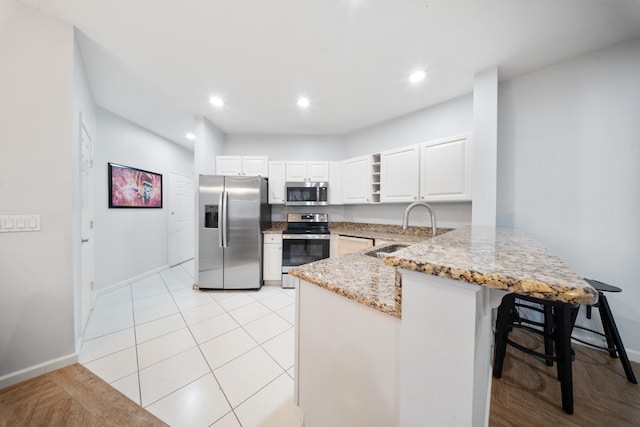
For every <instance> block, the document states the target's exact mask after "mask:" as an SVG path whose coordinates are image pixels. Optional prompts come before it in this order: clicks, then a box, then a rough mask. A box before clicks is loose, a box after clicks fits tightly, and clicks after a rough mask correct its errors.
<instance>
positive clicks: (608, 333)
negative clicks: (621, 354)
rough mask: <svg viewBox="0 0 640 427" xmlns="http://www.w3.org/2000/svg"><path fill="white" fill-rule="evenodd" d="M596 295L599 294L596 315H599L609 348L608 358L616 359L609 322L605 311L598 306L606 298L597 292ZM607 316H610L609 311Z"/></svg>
mask: <svg viewBox="0 0 640 427" xmlns="http://www.w3.org/2000/svg"><path fill="white" fill-rule="evenodd" d="M598 294H599V296H598V304H597V305H596V306H597V307H598V313H600V320H601V321H602V332H603V333H604V337H605V338H606V340H607V347H608V348H609V356H611V357H618V352H617V351H616V349H617V346H616V343H615V342H614V341H613V338H612V337H613V334H612V333H611V327H610V326H609V324H610V323H611V322H609V321H608V319H607V313H606V310H605V309H604V308H603V307H602V305H600V303H601V302H602V300H606V299H607V297H605V296H604V294H603V293H602V292H598ZM608 306H609V304H608V303H607V307H608ZM609 314H611V311H609Z"/></svg>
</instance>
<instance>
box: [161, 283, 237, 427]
mask: <svg viewBox="0 0 640 427" xmlns="http://www.w3.org/2000/svg"><path fill="white" fill-rule="evenodd" d="M160 277H161V279H162V281H163V283H164V284H165V286H167V284H166V282H165V280H164V277H162V275H161V276H160ZM168 289H169V287H168V286H167V290H168ZM169 295H171V299H172V300H173V303H174V304H176V307H177V308H178V313H180V317H182V320H183V321H184V323H185V325H187V330H188V331H189V334H190V335H191V338H193V341H194V342H195V343H196V347H197V348H198V351H199V352H200V355H201V356H202V358H203V359H204V363H206V365H207V367H208V368H209V372H210V373H211V376H212V377H213V379H214V380H215V382H216V384H217V385H218V388H219V390H220V392H221V393H222V395H223V396H224V398H225V400H226V401H227V405H229V408H231V411H229V412H233V415H234V416H235V417H236V421H238V424H240V427H242V423H240V419H239V418H238V415H237V414H236V413H235V411H234V410H233V405H231V402H230V401H229V398H228V397H227V394H226V393H225V391H224V389H223V388H222V385H221V384H220V381H219V380H218V378H217V377H216V374H214V373H213V369H211V365H210V364H209V361H208V360H207V358H206V356H205V355H204V353H203V352H202V348H200V344H199V343H198V340H197V339H196V337H195V336H194V335H193V332H192V331H191V328H190V327H189V323H188V322H187V319H185V318H184V315H183V314H182V309H181V308H180V307H179V306H178V304H177V303H176V301H175V297H174V296H173V294H172V293H171V291H169ZM211 299H212V300H213V301H215V300H214V299H213V298H211ZM215 302H216V303H217V304H218V305H220V304H219V303H218V302H217V301H215ZM221 307H222V306H221ZM222 309H223V310H225V312H227V311H226V309H225V308H224V307H222ZM206 375H208V373H207V374H204V375H203V376H201V377H199V378H198V379H200V378H202V377H204V376H206ZM194 381H197V380H194ZM191 383H193V381H192V382H190V383H189V384H191ZM187 385H188V384H187ZM184 387H186V385H184V386H182V387H180V388H179V389H178V390H180V389H182V388H184ZM176 391H177V390H174V391H172V392H171V393H169V394H168V395H167V396H169V395H171V394H172V393H175V392H176ZM167 396H163V397H162V398H160V399H158V400H161V399H164V398H165V397H167ZM158 400H156V402H157V401H158ZM229 412H227V413H225V414H224V415H223V416H222V417H220V418H218V419H217V420H215V421H214V422H213V423H212V424H210V425H214V424H215V423H217V422H218V421H220V420H221V419H222V418H224V417H226V416H227V415H228V414H229Z"/></svg>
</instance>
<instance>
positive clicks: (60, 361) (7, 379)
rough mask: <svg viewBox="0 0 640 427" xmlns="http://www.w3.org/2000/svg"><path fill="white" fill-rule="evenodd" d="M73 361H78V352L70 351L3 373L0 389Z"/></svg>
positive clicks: (62, 366) (70, 363)
mask: <svg viewBox="0 0 640 427" xmlns="http://www.w3.org/2000/svg"><path fill="white" fill-rule="evenodd" d="M74 363H78V353H71V354H68V355H66V356H62V357H59V358H57V359H52V360H49V361H47V362H44V363H40V364H38V365H34V366H31V367H28V368H24V369H21V370H19V371H16V372H12V373H10V374H6V375H3V376H1V377H0V389H3V388H5V387H9V386H12V385H14V384H18V383H21V382H22V381H26V380H29V379H31V378H35V377H37V376H40V375H43V374H46V373H47V372H51V371H55V370H56V369H60V368H64V367H66V366H69V365H73V364H74Z"/></svg>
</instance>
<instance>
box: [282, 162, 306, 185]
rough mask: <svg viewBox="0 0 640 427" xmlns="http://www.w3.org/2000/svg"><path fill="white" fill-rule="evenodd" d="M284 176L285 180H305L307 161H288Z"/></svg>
mask: <svg viewBox="0 0 640 427" xmlns="http://www.w3.org/2000/svg"><path fill="white" fill-rule="evenodd" d="M286 177H287V181H294V182H295V181H306V180H307V162H297V161H288V162H287V172H286Z"/></svg>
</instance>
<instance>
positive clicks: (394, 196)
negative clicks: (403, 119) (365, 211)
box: [380, 144, 420, 203]
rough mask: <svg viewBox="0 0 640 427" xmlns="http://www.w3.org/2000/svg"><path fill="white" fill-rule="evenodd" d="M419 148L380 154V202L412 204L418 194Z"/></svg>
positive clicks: (406, 148)
mask: <svg viewBox="0 0 640 427" xmlns="http://www.w3.org/2000/svg"><path fill="white" fill-rule="evenodd" d="M419 176H420V146H419V145H417V144H416V145H411V146H408V147H402V148H395V149H393V150H387V151H383V152H381V153H380V202H381V203H397V202H414V201H416V200H418V196H419V194H420V191H419V183H420V179H419Z"/></svg>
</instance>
